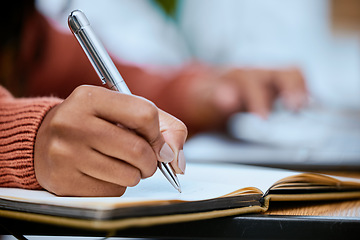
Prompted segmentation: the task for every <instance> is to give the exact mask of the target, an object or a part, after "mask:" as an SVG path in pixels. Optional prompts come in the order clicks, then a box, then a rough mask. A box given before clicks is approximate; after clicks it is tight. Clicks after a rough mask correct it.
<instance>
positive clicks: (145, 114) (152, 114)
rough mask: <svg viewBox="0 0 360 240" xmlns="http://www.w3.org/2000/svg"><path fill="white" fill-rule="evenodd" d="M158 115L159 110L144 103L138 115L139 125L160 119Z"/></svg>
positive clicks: (147, 102)
mask: <svg viewBox="0 0 360 240" xmlns="http://www.w3.org/2000/svg"><path fill="white" fill-rule="evenodd" d="M158 114H159V113H158V109H157V108H156V106H155V105H154V104H153V103H151V102H149V101H144V103H143V104H142V107H141V109H139V111H138V113H137V120H138V121H139V123H148V122H151V121H154V120H156V119H158Z"/></svg>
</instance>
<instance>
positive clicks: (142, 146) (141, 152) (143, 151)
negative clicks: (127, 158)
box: [132, 137, 152, 160]
mask: <svg viewBox="0 0 360 240" xmlns="http://www.w3.org/2000/svg"><path fill="white" fill-rule="evenodd" d="M151 151H152V150H151V148H150V146H149V144H148V143H147V142H146V141H145V139H143V138H141V137H138V138H137V140H135V142H134V143H133V145H132V156H133V158H134V159H135V160H139V159H141V158H142V157H143V156H148V155H149V153H150V152H151Z"/></svg>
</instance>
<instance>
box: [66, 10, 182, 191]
mask: <svg viewBox="0 0 360 240" xmlns="http://www.w3.org/2000/svg"><path fill="white" fill-rule="evenodd" d="M68 24H69V28H70V30H71V32H72V33H73V34H74V36H75V37H76V39H77V40H78V42H79V43H80V45H81V47H82V49H83V50H84V52H85V53H86V56H87V57H88V59H89V60H90V62H91V64H92V66H93V67H94V69H95V71H96V73H97V74H98V76H99V78H100V80H101V81H102V83H103V84H108V86H109V88H110V89H112V90H115V91H118V92H121V93H125V94H129V95H131V92H130V90H129V88H128V87H127V85H126V83H125V81H124V79H123V78H122V77H121V75H120V73H119V71H118V70H117V68H116V67H115V65H114V63H113V61H112V60H111V58H110V56H109V54H108V53H107V51H106V50H105V48H104V46H103V45H102V43H101V42H100V40H99V39H98V38H97V36H96V34H95V32H94V31H93V29H92V27H91V26H90V23H89V21H88V19H87V18H86V16H85V14H84V13H83V12H82V11H80V10H74V11H72V12H71V13H70V15H69V17H68ZM158 168H159V169H160V171H161V172H162V173H163V174H164V176H165V177H166V178H167V179H168V181H169V182H170V183H171V184H172V185H173V187H174V188H175V189H176V190H178V191H179V192H181V187H180V182H179V180H178V178H177V177H176V174H175V172H174V170H173V169H172V167H170V165H169V164H168V163H164V162H158Z"/></svg>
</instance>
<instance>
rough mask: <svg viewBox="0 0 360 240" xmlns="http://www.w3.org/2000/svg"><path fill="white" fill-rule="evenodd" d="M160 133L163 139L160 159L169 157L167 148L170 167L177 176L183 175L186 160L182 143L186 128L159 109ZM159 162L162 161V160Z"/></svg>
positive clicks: (185, 135)
mask: <svg viewBox="0 0 360 240" xmlns="http://www.w3.org/2000/svg"><path fill="white" fill-rule="evenodd" d="M159 121H160V131H161V133H162V135H163V137H164V139H165V144H164V145H163V147H162V148H161V150H160V154H159V155H160V158H161V159H163V157H162V156H164V155H167V156H169V155H168V154H169V148H170V150H171V151H172V157H173V159H172V161H171V166H172V167H173V169H174V170H175V172H176V173H178V174H184V173H185V168H186V160H185V156H184V151H183V147H184V143H185V141H186V137H187V134H188V132H187V128H186V126H185V124H184V123H183V122H181V121H180V120H179V119H177V118H175V117H173V116H171V115H170V114H168V113H166V112H164V111H162V110H160V109H159ZM161 159H160V160H159V161H162V160H161Z"/></svg>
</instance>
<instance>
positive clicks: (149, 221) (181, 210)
mask: <svg viewBox="0 0 360 240" xmlns="http://www.w3.org/2000/svg"><path fill="white" fill-rule="evenodd" d="M179 180H180V182H181V184H182V193H178V192H177V191H176V190H174V189H173V187H172V186H171V185H170V184H169V183H168V182H167V181H166V179H165V178H164V176H163V175H161V173H159V172H157V173H156V174H155V175H154V176H153V177H151V178H149V179H145V180H143V181H141V182H140V184H139V185H137V186H136V187H133V188H129V189H128V190H127V191H126V193H125V195H124V196H122V197H108V198H87V197H86V198H84V197H82V198H78V197H57V196H55V195H52V194H50V193H48V192H46V191H32V190H23V189H14V188H0V216H3V217H9V218H17V219H25V220H29V221H38V222H45V223H49V224H57V225H59V224H60V225H65V226H71V227H80V228H87V229H93V230H116V229H122V228H126V227H134V226H150V225H156V224H163V223H175V222H183V221H192V220H200V219H209V218H216V217H223V216H230V215H237V214H246V213H258V212H264V211H266V210H267V209H268V207H269V202H271V201H306V200H319V201H320V200H331V199H334V200H335V199H348V198H360V180H358V179H348V178H339V177H329V176H325V175H319V174H310V173H297V172H292V171H285V170H281V169H272V168H263V167H255V166H246V165H238V164H237V165H231V164H196V163H190V164H188V166H187V172H186V175H185V176H180V179H179Z"/></svg>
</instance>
